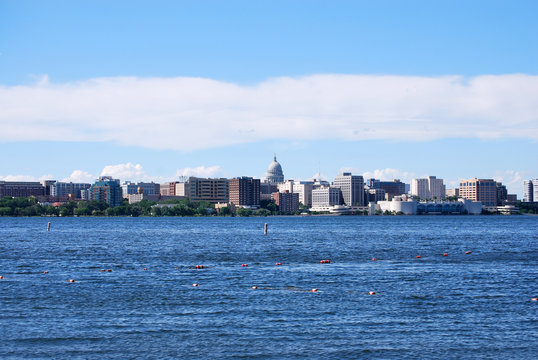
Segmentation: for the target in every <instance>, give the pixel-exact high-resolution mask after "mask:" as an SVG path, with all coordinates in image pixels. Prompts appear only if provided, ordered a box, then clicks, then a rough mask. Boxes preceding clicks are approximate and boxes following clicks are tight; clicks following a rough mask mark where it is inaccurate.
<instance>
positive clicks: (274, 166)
mask: <svg viewBox="0 0 538 360" xmlns="http://www.w3.org/2000/svg"><path fill="white" fill-rule="evenodd" d="M265 177H266V179H267V181H268V182H271V183H281V182H284V173H283V172H282V166H280V164H279V163H278V161H276V155H275V157H274V158H273V162H272V163H271V164H269V167H268V168H267V174H266V175H265Z"/></svg>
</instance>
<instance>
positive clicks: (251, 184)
mask: <svg viewBox="0 0 538 360" xmlns="http://www.w3.org/2000/svg"><path fill="white" fill-rule="evenodd" d="M228 183H229V185H228V186H229V192H230V203H232V204H234V205H235V206H253V207H257V206H260V179H253V178H251V177H246V176H243V177H238V178H234V179H230V180H228Z"/></svg>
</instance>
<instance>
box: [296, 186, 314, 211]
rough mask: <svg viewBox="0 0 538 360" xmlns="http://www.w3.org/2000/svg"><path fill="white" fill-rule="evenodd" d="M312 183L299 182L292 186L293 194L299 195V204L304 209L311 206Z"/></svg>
mask: <svg viewBox="0 0 538 360" xmlns="http://www.w3.org/2000/svg"><path fill="white" fill-rule="evenodd" d="M313 188H314V182H313V181H299V182H298V183H297V182H296V183H294V184H293V192H294V193H297V194H299V202H300V203H301V204H303V205H304V206H305V207H308V208H309V207H311V206H312V189H313Z"/></svg>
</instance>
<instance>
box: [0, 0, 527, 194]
mask: <svg viewBox="0 0 538 360" xmlns="http://www.w3.org/2000/svg"><path fill="white" fill-rule="evenodd" d="M55 4H56V5H58V6H56V7H54V9H52V7H51V6H49V5H48V4H42V3H40V2H32V1H28V2H24V3H15V2H8V1H0V9H1V10H2V11H0V44H1V45H0V109H1V110H0V125H1V126H2V131H1V132H0V151H2V153H3V154H5V155H4V156H3V157H2V160H0V180H7V181H11V180H45V179H58V180H66V181H73V182H92V181H93V180H95V179H96V178H97V177H98V176H100V175H110V176H113V177H115V178H121V179H122V180H131V181H155V182H165V181H169V180H175V179H176V178H177V177H178V176H189V175H192V176H201V177H227V178H231V177H235V176H252V177H256V178H263V177H264V174H265V171H266V169H267V165H268V164H269V163H270V161H271V157H272V154H273V153H275V152H276V154H277V157H278V160H279V162H280V163H281V164H282V167H283V169H284V175H285V177H286V178H287V179H295V180H308V179H311V178H312V177H314V176H315V175H316V173H318V172H321V174H322V176H323V177H324V178H326V179H332V178H334V176H336V175H338V174H339V173H341V172H343V171H350V172H352V173H353V174H357V175H363V176H364V177H365V178H369V177H374V178H378V179H381V180H391V179H394V178H399V179H401V180H402V181H404V182H406V183H410V181H411V179H413V178H424V177H426V176H428V175H435V176H437V177H438V178H442V179H445V184H446V185H447V187H450V188H453V187H456V186H457V184H458V183H459V181H460V180H461V179H467V178H471V177H477V178H493V179H495V180H496V181H501V182H503V183H504V184H505V185H506V186H507V187H508V188H509V190H510V192H512V193H516V194H518V197H519V198H521V197H522V194H523V181H524V180H528V179H535V178H536V177H537V176H538V162H536V161H532V158H533V155H532V154H536V153H538V145H537V140H538V115H537V114H538V95H537V94H538V77H537V75H538V49H537V47H536V45H535V44H536V40H537V35H538V22H537V21H536V15H535V14H537V13H538V4H536V3H535V2H532V1H521V2H518V3H517V4H507V3H505V2H501V1H487V2H486V1H476V2H473V3H472V4H469V3H468V2H463V1H461V2H451V3H450V4H448V3H440V2H436V3H435V4H433V3H429V2H427V1H412V2H407V3H405V4H403V3H398V2H396V1H393V2H392V1H387V2H384V3H378V4H371V3H369V2H360V1H359V2H347V1H339V2H336V3H333V4H331V5H328V4H325V3H323V2H308V3H307V2H301V1H297V2H271V3H261V2H260V3H252V2H246V1H237V2H233V3H220V2H206V3H204V4H205V5H206V6H204V4H196V3H195V4H191V3H188V2H166V1H164V2H162V3H160V6H149V5H145V4H144V3H142V2H129V3H126V2H117V3H114V4H109V3H107V2H99V1H96V2H92V4H85V5H84V6H82V5H72V4H69V3H68V2H62V1H58V2H55ZM208 6H209V7H211V10H212V11H208V9H207V7H208ZM499 24H502V25H501V26H500V25H499ZM409 39H413V41H409Z"/></svg>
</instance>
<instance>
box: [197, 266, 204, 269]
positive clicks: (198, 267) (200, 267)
mask: <svg viewBox="0 0 538 360" xmlns="http://www.w3.org/2000/svg"><path fill="white" fill-rule="evenodd" d="M196 268H197V269H203V268H204V265H196Z"/></svg>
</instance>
